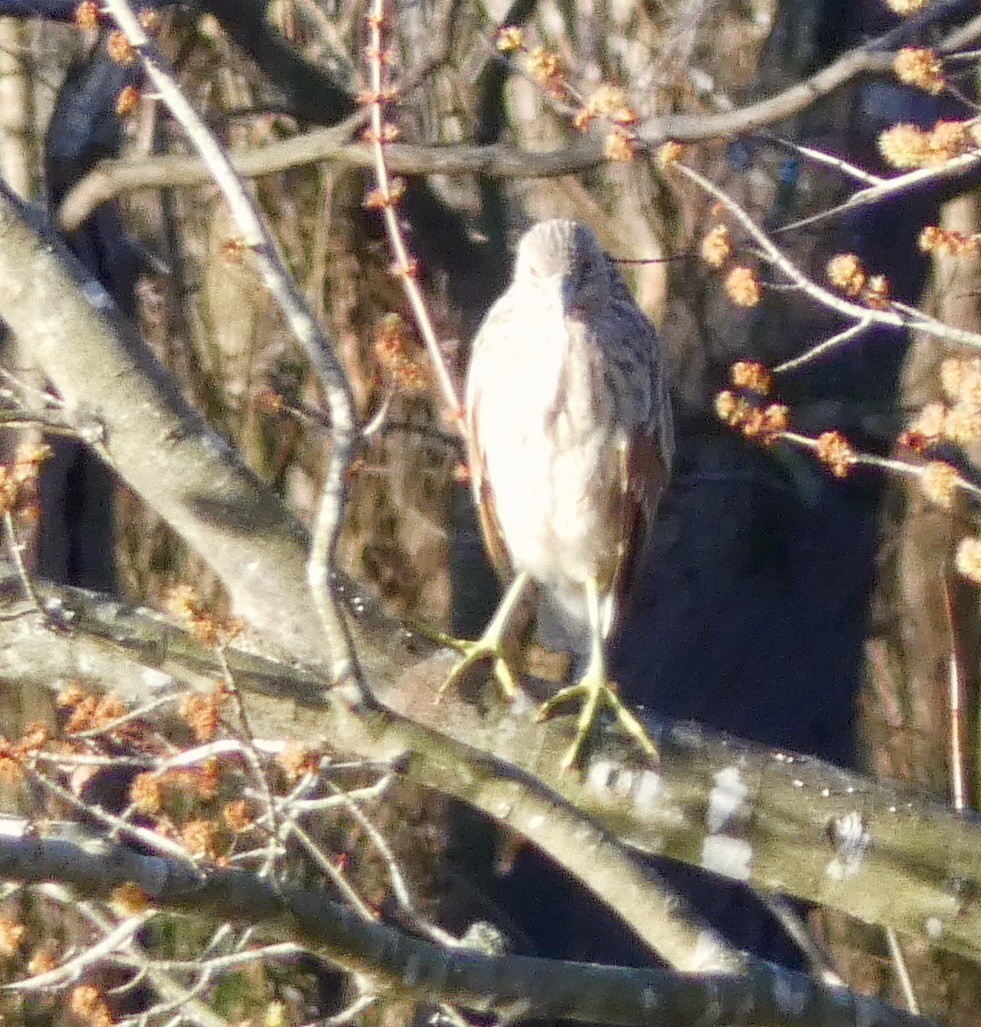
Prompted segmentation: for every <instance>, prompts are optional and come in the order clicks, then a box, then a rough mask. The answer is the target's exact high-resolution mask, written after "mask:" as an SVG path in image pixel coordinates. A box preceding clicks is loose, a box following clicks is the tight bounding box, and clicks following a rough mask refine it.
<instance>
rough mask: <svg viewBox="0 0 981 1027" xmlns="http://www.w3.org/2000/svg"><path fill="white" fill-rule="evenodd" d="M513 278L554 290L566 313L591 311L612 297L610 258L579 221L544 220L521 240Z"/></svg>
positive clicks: (551, 291)
mask: <svg viewBox="0 0 981 1027" xmlns="http://www.w3.org/2000/svg"><path fill="white" fill-rule="evenodd" d="M514 280H515V282H516V283H520V284H522V285H528V286H531V287H533V288H535V289H536V290H540V291H542V292H543V294H545V295H548V294H551V295H552V296H553V297H555V298H556V299H557V300H558V301H559V302H560V303H561V306H562V310H563V312H564V313H565V314H567V315H572V316H575V315H577V314H579V315H581V314H588V313H592V312H595V311H597V310H600V309H602V308H603V307H604V306H605V304H606V303H607V302H608V300H609V296H610V288H611V282H610V265H609V258H608V257H607V256H606V254H605V253H604V252H603V248H602V247H601V246H600V244H599V241H598V240H597V238H596V236H595V235H593V233H592V232H591V231H590V230H589V229H588V228H587V227H586V226H585V225H582V224H580V223H579V222H578V221H566V220H562V219H555V220H552V221H542V222H540V223H539V224H537V225H535V226H534V228H531V229H529V230H528V231H527V232H526V233H525V234H524V235H523V236H522V237H521V241H520V242H519V243H518V254H517V258H516V260H515V265H514Z"/></svg>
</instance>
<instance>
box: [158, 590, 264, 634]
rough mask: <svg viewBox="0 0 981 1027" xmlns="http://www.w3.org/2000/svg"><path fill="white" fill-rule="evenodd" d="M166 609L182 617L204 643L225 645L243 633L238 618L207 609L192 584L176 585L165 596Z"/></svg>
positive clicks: (189, 628)
mask: <svg viewBox="0 0 981 1027" xmlns="http://www.w3.org/2000/svg"><path fill="white" fill-rule="evenodd" d="M164 607H165V609H166V610H167V611H168V612H170V613H172V614H174V615H175V616H176V617H179V618H181V620H183V621H185V622H186V623H187V625H188V630H189V631H190V632H191V634H192V635H193V636H194V637H195V638H196V639H197V640H198V641H199V642H201V643H202V644H203V645H210V646H219V645H224V644H226V643H227V642H229V641H230V640H231V639H233V638H235V637H236V635H239V634H241V632H242V628H243V626H244V625H243V624H242V622H241V621H236V620H222V619H221V618H219V617H217V616H215V614H213V613H212V612H211V611H210V610H207V609H205V607H204V604H203V603H202V601H201V599H200V597H199V596H198V594H197V592H196V591H195V590H194V588H193V587H191V586H190V585H174V586H172V587H171V588H170V590H169V591H168V592H167V594H166V596H165V597H164Z"/></svg>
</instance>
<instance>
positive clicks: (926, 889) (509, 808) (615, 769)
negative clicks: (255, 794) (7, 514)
mask: <svg viewBox="0 0 981 1027" xmlns="http://www.w3.org/2000/svg"><path fill="white" fill-rule="evenodd" d="M39 592H40V594H41V595H42V597H43V599H44V602H45V605H46V607H47V608H49V609H57V610H61V611H62V616H63V618H64V619H65V620H66V622H67V623H69V624H71V625H73V628H74V630H73V632H72V634H70V635H66V634H63V633H52V632H51V631H50V630H49V629H46V628H45V627H44V626H43V625H42V624H41V623H40V622H39V619H38V618H34V619H33V621H32V620H31V619H27V618H19V619H18V620H15V621H8V620H4V619H3V618H0V678H2V679H3V680H5V681H7V682H8V683H9V686H10V687H18V686H20V685H26V684H28V683H30V684H32V685H34V686H38V685H40V686H42V687H47V688H57V687H59V685H58V682H59V680H61V681H63V680H65V679H66V678H70V677H72V676H77V675H79V674H84V675H85V676H86V677H87V678H88V679H89V680H92V679H95V680H99V681H105V682H106V687H109V688H112V689H113V690H115V691H117V692H118V694H120V695H121V696H122V697H123V698H125V699H127V701H130V702H139V703H145V702H146V701H147V700H148V698H151V697H152V696H153V695H155V694H157V693H158V692H159V691H160V690H164V691H166V690H171V689H187V688H189V687H198V688H200V689H202V690H206V689H208V688H210V687H211V683H212V681H213V679H214V676H215V672H216V668H217V667H218V665H219V661H218V660H217V657H216V656H215V654H214V653H213V652H210V651H209V650H207V649H205V648H203V647H202V646H201V645H200V644H198V643H197V642H195V641H194V640H193V639H191V638H190V636H188V635H187V634H185V633H184V632H182V631H180V630H178V629H176V628H175V627H174V626H173V625H172V624H170V623H169V622H168V621H166V620H164V619H163V618H162V617H160V616H159V615H154V614H151V613H150V612H149V611H145V610H144V611H140V610H134V609H131V608H126V607H124V606H121V605H119V604H114V603H110V602H107V601H106V600H105V599H104V597H93V596H91V595H90V594H88V593H84V592H81V591H79V590H69V589H57V590H56V589H54V588H50V587H41V586H39ZM0 594H9V595H12V596H19V592H18V591H17V590H16V584H15V579H11V581H10V583H9V584H8V585H7V586H6V587H4V585H3V583H2V582H0ZM359 605H362V609H363V611H364V613H363V617H362V620H361V622H360V628H361V638H360V641H359V644H360V645H361V646H362V653H363V655H364V656H365V658H366V664H367V666H368V668H369V672H370V673H371V674H372V677H371V680H372V684H373V686H374V688H375V692H376V695H377V697H378V698H379V699H380V700H381V701H383V702H386V703H388V704H390V706H391V707H392V709H390V710H378V711H372V712H371V713H370V714H368V715H358V714H355V713H354V712H352V711H351V709H350V708H349V707H347V706H346V705H345V704H344V703H342V702H340V701H338V700H335V699H333V698H332V696H330V695H328V696H327V699H326V702H325V701H324V700H323V699H322V698H321V696H322V690H321V682H320V679H319V678H318V677H317V676H316V675H312V674H309V673H305V672H303V671H301V670H298V669H296V668H293V667H288V666H285V665H282V664H279V663H275V662H271V661H268V660H263V659H261V658H259V657H256V656H249V655H247V654H243V653H239V652H234V651H231V652H229V653H228V658H229V663H230V666H231V670H232V673H233V675H234V677H235V681H236V684H237V686H238V688H239V689H240V691H241V692H242V694H243V696H244V697H245V701H246V704H247V707H248V712H249V717H250V720H251V722H252V724H253V725H254V728H255V730H256V732H257V733H258V734H259V735H260V736H261V737H265V738H277V737H278V738H295V739H297V740H299V741H301V742H303V743H306V744H310V745H319V744H321V743H323V742H324V740H325V739H326V740H328V741H329V745H330V746H331V748H334V749H337V750H339V751H341V752H347V753H353V754H356V755H358V756H360V757H362V758H365V759H371V760H379V761H386V762H393V763H394V764H395V765H396V766H398V768H399V771H400V772H401V773H402V774H404V775H405V776H406V777H407V778H408V779H409V780H411V781H414V782H416V783H419V784H422V785H425V786H426V787H428V788H432V789H434V790H437V791H440V792H442V793H444V794H447V795H452V796H455V797H457V798H459V799H462V800H463V801H465V802H468V803H470V804H471V805H472V806H474V807H475V808H477V809H480V810H483V811H484V812H485V813H487V814H488V815H489V816H491V817H493V818H494V819H495V820H497V821H498V822H500V823H502V824H504V825H506V826H507V827H509V828H511V829H512V830H515V831H517V832H519V833H520V834H522V835H524V836H525V837H527V838H528V839H529V840H530V841H531V842H532V843H534V844H535V845H537V846H539V847H540V848H542V849H543V850H544V851H546V852H548V853H549V855H550V856H551V857H552V858H554V859H555V860H556V861H557V862H558V863H559V864H561V865H562V866H564V867H565V868H566V870H568V871H569V872H570V873H571V874H573V875H575V876H576V877H578V878H579V879H580V880H582V881H583V883H584V884H585V885H586V886H587V887H590V888H591V889H592V890H593V891H594V892H595V893H596V894H597V895H598V896H599V897H600V898H601V899H602V900H603V901H605V902H607V903H608V904H609V905H610V906H611V908H614V909H616V910H618V912H619V913H620V915H621V916H622V917H624V918H625V919H626V920H627V921H628V923H629V925H630V926H631V928H632V929H633V930H634V931H636V932H637V933H638V934H639V935H640V936H642V937H643V936H646V937H647V938H648V941H649V942H650V943H652V944H653V940H652V938H651V932H652V931H655V932H656V931H658V930H661V928H659V927H658V926H657V925H653V924H651V923H649V919H650V918H651V917H655V916H660V915H662V914H663V911H661V910H658V909H657V903H656V901H652V900H651V899H650V898H649V897H645V891H646V888H647V886H648V883H649V882H646V881H645V873H644V871H643V870H642V869H640V870H639V869H638V868H637V867H636V865H634V867H633V869H631V864H630V861H629V860H625V859H624V853H623V850H622V849H621V848H620V846H619V845H617V844H616V842H615V841H614V840H613V838H612V837H611V834H612V835H615V836H617V837H618V838H619V839H620V840H621V841H622V842H625V843H627V844H628V845H630V846H634V847H636V848H638V849H640V850H643V851H646V852H651V853H657V854H659V855H663V856H667V857H670V858H671V859H676V860H679V861H682V862H687V863H692V864H694V865H696V866H701V867H703V868H705V869H708V870H711V871H713V872H716V873H721V874H723V875H727V876H729V877H731V878H733V879H735V880H742V881H745V882H746V883H747V884H751V885H753V886H757V887H760V888H765V889H768V890H771V891H779V892H784V893H787V894H790V895H794V896H796V897H798V898H802V899H806V900H808V901H812V902H816V903H821V904H825V905H829V906H833V907H835V908H838V909H842V910H844V911H845V912H847V913H849V914H850V915H852V916H854V917H857V918H859V919H861V920H864V921H866V922H869V923H878V924H883V925H886V926H891V927H893V928H895V929H896V930H897V931H898V932H899V933H900V934H904V935H912V936H913V937H918V938H921V939H923V940H924V941H925V942H929V943H930V944H936V945H940V946H943V947H946V948H950V949H953V950H956V951H959V952H961V953H963V954H964V955H966V956H968V957H969V958H971V959H973V960H975V961H979V962H981V941H979V939H981V893H979V891H978V889H977V888H976V887H975V885H974V882H975V880H976V877H977V871H978V867H979V866H981V824H979V823H978V822H977V821H976V820H972V819H964V818H960V817H958V816H956V815H955V814H954V813H953V812H952V811H951V810H949V809H947V808H946V807H942V806H939V805H936V804H934V803H930V802H928V801H926V800H924V799H923V798H922V797H921V796H918V795H917V794H916V793H915V792H913V791H911V790H904V789H901V788H899V787H894V786H891V785H888V784H879V783H876V782H873V781H870V780H868V779H866V778H863V777H861V776H859V775H857V774H851V773H848V772H845V771H843V770H839V769H837V768H835V767H832V766H830V765H828V764H826V763H822V762H821V761H820V760H816V759H810V758H807V757H800V756H792V755H789V754H787V753H782V752H773V751H768V750H763V749H760V748H758V747H754V746H750V745H747V744H745V743H740V742H737V741H735V740H733V739H726V738H719V737H717V736H713V735H711V734H709V733H707V732H703V731H701V730H699V729H698V728H697V727H695V726H693V725H687V724H675V725H670V726H667V727H665V728H664V729H663V730H662V731H661V732H660V733H659V735H658V737H657V742H658V748H659V750H660V751H661V756H662V761H663V762H662V764H661V766H660V767H659V768H657V769H653V768H650V767H648V766H638V765H637V764H636V763H635V762H634V763H632V762H631V757H633V759H634V760H635V759H636V753H634V752H633V750H631V749H630V748H629V746H626V745H625V743H623V742H622V740H620V739H619V738H618V736H616V735H612V736H611V737H610V738H608V739H606V740H605V744H603V746H602V747H601V748H600V749H599V750H598V751H596V752H595V753H594V754H593V756H592V759H591V760H590V762H589V763H588V765H587V767H586V774H585V777H584V778H579V777H576V776H575V775H560V774H559V773H558V771H557V769H556V768H557V767H558V758H559V755H560V754H561V753H562V752H563V751H564V748H565V747H566V746H567V745H568V742H569V738H570V735H571V731H572V727H571V724H570V720H571V718H557V719H556V720H555V721H554V722H548V723H546V724H543V725H542V724H536V723H534V721H533V720H532V717H531V711H530V710H529V711H526V712H525V713H519V712H518V711H515V710H513V709H512V710H508V711H501V710H498V709H497V708H495V710H494V712H493V715H492V716H488V717H481V715H480V714H479V712H478V711H477V710H476V709H475V708H474V707H473V706H472V705H470V704H467V703H464V702H462V701H460V700H459V699H458V698H456V697H455V696H447V697H446V699H445V700H444V701H443V702H441V703H440V704H438V705H436V704H435V703H434V702H433V699H434V697H435V695H436V693H437V689H438V687H439V684H440V683H441V682H442V680H443V679H444V677H445V674H446V672H447V668H448V663H447V656H446V654H443V655H436V656H433V657H430V658H429V659H425V660H423V661H422V662H421V663H417V664H416V665H414V666H413V665H412V664H413V661H414V660H418V659H419V657H418V656H415V657H413V656H412V655H411V654H410V653H408V652H407V650H406V649H405V648H404V647H403V645H402V640H403V639H404V638H405V633H404V631H402V630H401V629H400V628H399V626H398V625H396V624H394V623H393V622H391V621H388V620H386V619H385V618H384V617H383V616H382V615H380V614H378V613H377V611H376V610H374V609H373V608H372V606H371V604H370V602H367V601H366V602H365V603H364V604H359ZM413 644H414V645H415V644H416V643H413ZM410 718H411V719H410ZM580 811H581V812H580ZM584 813H585V814H588V818H587V817H584V816H583V814H584ZM597 825H599V826H597ZM607 832H610V833H611V834H608V833H607ZM666 939H667V940H666ZM657 944H658V945H662V946H666V947H667V948H668V950H669V953H674V954H675V957H676V958H684V955H683V951H682V947H680V946H679V947H677V948H672V943H671V942H670V935H667V934H666V935H664V936H660V937H658V938H657ZM673 944H674V945H678V942H675V943H673ZM678 953H682V955H681V956H678ZM688 958H690V957H688Z"/></svg>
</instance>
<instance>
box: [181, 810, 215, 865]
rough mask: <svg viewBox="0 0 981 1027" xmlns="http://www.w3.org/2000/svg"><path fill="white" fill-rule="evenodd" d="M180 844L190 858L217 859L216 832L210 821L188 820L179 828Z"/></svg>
mask: <svg viewBox="0 0 981 1027" xmlns="http://www.w3.org/2000/svg"><path fill="white" fill-rule="evenodd" d="M181 842H182V843H183V844H184V847H185V848H186V849H187V851H188V852H190V853H191V855H192V856H199V857H201V858H203V859H211V860H215V859H217V858H218V851H219V850H218V830H217V828H216V827H215V825H214V824H213V823H212V822H211V821H210V820H204V819H198V820H189V821H188V822H187V823H186V824H185V825H184V826H183V827H182V828H181Z"/></svg>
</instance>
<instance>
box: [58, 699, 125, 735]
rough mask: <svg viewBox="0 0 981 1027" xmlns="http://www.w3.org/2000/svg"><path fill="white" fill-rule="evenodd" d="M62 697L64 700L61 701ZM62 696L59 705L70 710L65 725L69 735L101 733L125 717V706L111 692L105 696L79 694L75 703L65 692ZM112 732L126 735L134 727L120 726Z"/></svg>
mask: <svg viewBox="0 0 981 1027" xmlns="http://www.w3.org/2000/svg"><path fill="white" fill-rule="evenodd" d="M80 691H81V690H80ZM62 696H64V697H65V698H64V699H62ZM62 696H59V705H60V706H62V707H63V708H65V709H69V710H71V712H70V713H69V715H68V720H67V722H66V723H65V733H66V734H69V735H71V734H80V733H81V732H83V731H86V732H90V731H101V730H104V729H105V728H107V727H108V726H109V725H110V724H112V723H113V722H114V721H117V720H119V719H120V718H121V717H124V716H126V704H125V703H124V702H123V700H122V699H120V698H119V696H118V695H115V694H113V693H112V692H106V694H105V695H92V694H91V693H90V694H85V693H81V694H80V695H79V698H78V700H77V701H75V702H72V701H71V697H69V696H67V695H66V693H65V692H63V693H62ZM113 730H114V732H117V731H118V733H120V734H123V735H128V734H130V733H132V732H133V731H135V730H136V727H135V725H134V724H132V723H130V724H120V725H118V726H117V727H116V728H114V729H113Z"/></svg>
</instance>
